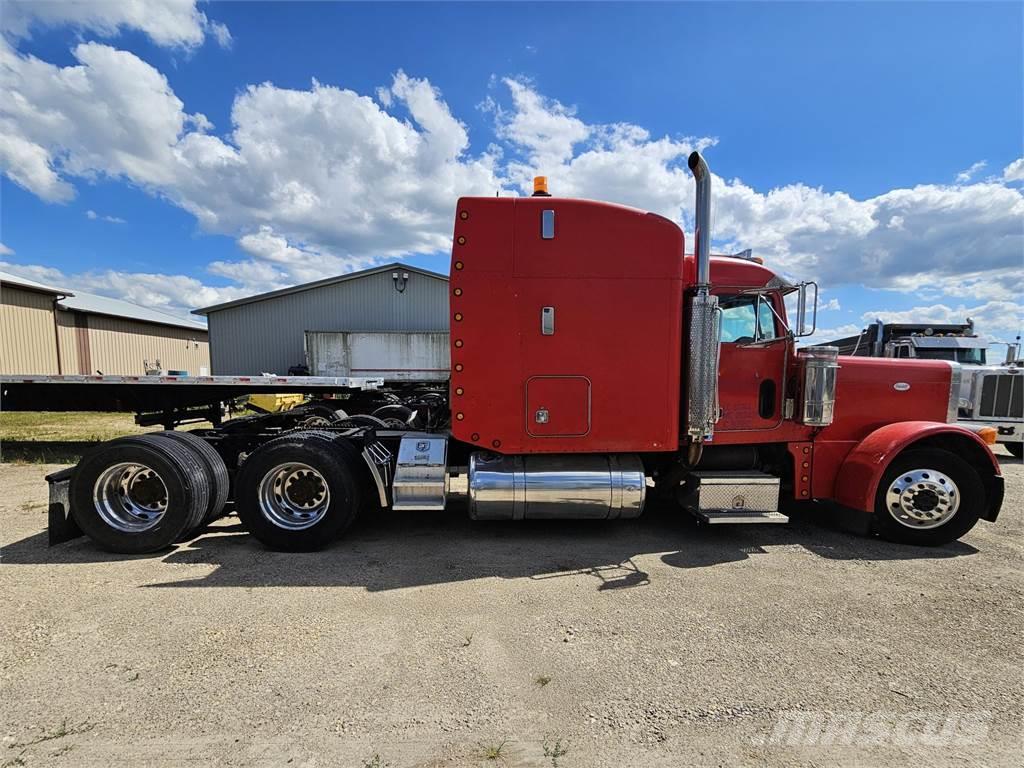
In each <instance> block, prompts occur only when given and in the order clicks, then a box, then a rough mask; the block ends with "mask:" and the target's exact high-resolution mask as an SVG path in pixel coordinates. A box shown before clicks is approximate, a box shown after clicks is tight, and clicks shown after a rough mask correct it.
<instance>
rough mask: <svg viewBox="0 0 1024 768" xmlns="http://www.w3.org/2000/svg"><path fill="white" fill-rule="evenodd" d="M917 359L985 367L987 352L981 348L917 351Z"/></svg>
mask: <svg viewBox="0 0 1024 768" xmlns="http://www.w3.org/2000/svg"><path fill="white" fill-rule="evenodd" d="M917 357H919V358H921V359H923V360H952V361H954V362H957V363H961V364H962V365H985V350H984V349H982V348H980V347H974V348H972V349H964V348H963V347H956V348H949V347H947V348H946V349H921V348H918V350H917Z"/></svg>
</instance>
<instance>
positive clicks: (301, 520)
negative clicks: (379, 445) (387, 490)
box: [235, 431, 363, 552]
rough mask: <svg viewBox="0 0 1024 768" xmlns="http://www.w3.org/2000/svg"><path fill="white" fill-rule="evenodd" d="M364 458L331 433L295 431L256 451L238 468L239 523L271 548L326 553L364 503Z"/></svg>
mask: <svg viewBox="0 0 1024 768" xmlns="http://www.w3.org/2000/svg"><path fill="white" fill-rule="evenodd" d="M359 461H360V459H359V453H358V452H357V451H356V450H355V449H354V448H353V447H352V446H351V445H349V444H348V443H347V442H346V441H345V440H344V439H343V438H339V437H337V436H335V435H333V434H331V433H329V432H320V431H308V432H293V433H291V434H288V435H284V436H282V437H278V438H275V439H274V440H271V441H270V442H268V443H266V444H264V445H263V446H261V447H260V448H258V449H257V450H255V451H254V452H253V453H252V455H251V456H249V457H248V458H247V459H246V460H245V463H243V464H242V466H241V468H240V469H239V472H238V476H237V478H236V483H235V507H236V511H237V513H238V517H239V520H241V522H242V524H243V525H244V526H245V527H246V529H248V530H249V532H250V533H252V534H253V535H254V536H255V537H256V538H257V539H259V540H260V541H261V542H262V543H263V544H265V545H266V546H267V547H269V548H271V549H276V550H281V551H286V552H308V551H313V550H317V549H322V548H323V547H325V546H327V545H328V544H330V543H331V542H333V541H334V540H335V539H337V538H338V537H339V536H340V535H341V534H342V533H344V531H345V530H347V529H348V527H349V526H350V525H351V524H352V523H353V521H354V520H355V518H356V515H357V513H358V511H359V509H360V507H361V506H362V504H363V491H362V483H360V481H359V478H358V475H357V472H358V470H359V467H358V463H357V462H359Z"/></svg>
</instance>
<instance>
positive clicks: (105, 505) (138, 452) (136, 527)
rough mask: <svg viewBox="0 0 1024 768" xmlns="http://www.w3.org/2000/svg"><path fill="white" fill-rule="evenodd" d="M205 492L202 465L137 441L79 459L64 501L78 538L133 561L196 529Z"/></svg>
mask: <svg viewBox="0 0 1024 768" xmlns="http://www.w3.org/2000/svg"><path fill="white" fill-rule="evenodd" d="M210 490H211V489H210V484H209V482H208V479H207V477H206V471H205V469H204V468H203V465H202V464H201V463H200V462H199V460H198V459H196V458H195V456H194V455H193V454H192V453H191V451H189V450H188V449H187V448H186V447H185V446H184V445H181V444H179V443H177V442H174V441H171V440H166V439H163V438H160V437H158V436H156V435H140V436H137V437H122V438H119V439H117V440H111V441H109V442H106V443H103V444H102V445H99V446H97V447H96V448H93V449H92V450H91V451H89V452H88V453H87V454H85V456H83V457H82V460H81V461H80V462H79V463H78V466H77V467H76V469H75V474H74V477H73V478H72V480H71V486H70V488H69V496H70V501H71V511H72V515H73V516H74V519H75V522H76V523H78V526H79V527H80V528H81V529H82V532H83V533H85V534H86V535H87V536H88V537H89V538H90V539H92V540H93V541H94V542H95V543H96V544H97V545H98V546H100V547H102V548H103V549H106V550H109V551H111V552H119V553H121V554H129V555H134V554H143V553H147V552H155V551H157V550H160V549H164V548H166V547H169V546H170V545H171V544H173V543H174V542H175V541H178V540H179V538H180V537H181V535H182V534H183V533H185V532H186V531H187V530H189V529H190V528H192V527H194V526H195V525H197V524H198V522H199V521H201V520H202V517H203V515H204V514H205V513H206V509H207V506H208V504H209V496H210Z"/></svg>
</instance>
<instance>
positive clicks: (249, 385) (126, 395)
mask: <svg viewBox="0 0 1024 768" xmlns="http://www.w3.org/2000/svg"><path fill="white" fill-rule="evenodd" d="M385 386H386V382H385V380H384V379H383V378H367V377H355V376H156V375H152V376H100V375H96V376H46V375H22V374H15V375H3V376H0V408H2V409H3V410H4V411H102V412H108V413H117V412H123V413H134V414H136V421H137V422H138V423H139V424H141V425H143V426H150V425H154V424H162V425H163V426H165V427H166V428H167V429H173V428H174V427H176V426H179V425H181V424H187V423H189V422H194V421H210V422H212V423H213V424H214V425H219V424H220V422H221V415H222V408H221V405H222V404H223V403H226V402H229V401H231V400H235V399H236V398H239V397H243V396H245V395H252V394H277V393H298V394H307V395H311V396H313V397H318V398H324V397H331V396H335V397H336V396H351V395H352V394H353V393H359V392H371V391H377V390H383V389H384V388H385ZM402 386H403V387H407V386H409V382H402Z"/></svg>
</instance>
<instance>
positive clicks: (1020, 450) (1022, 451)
mask: <svg viewBox="0 0 1024 768" xmlns="http://www.w3.org/2000/svg"><path fill="white" fill-rule="evenodd" d="M1003 445H1004V446H1006V450H1008V451H1009V452H1010V455H1011V456H1015V457H1016V458H1018V459H1024V443H1003Z"/></svg>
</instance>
